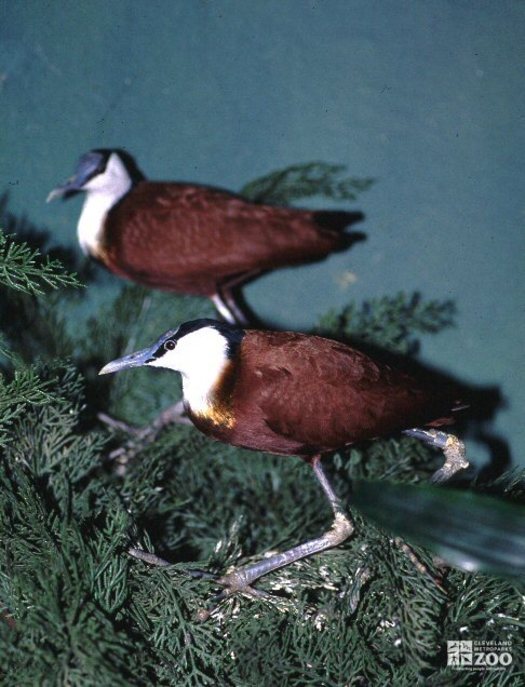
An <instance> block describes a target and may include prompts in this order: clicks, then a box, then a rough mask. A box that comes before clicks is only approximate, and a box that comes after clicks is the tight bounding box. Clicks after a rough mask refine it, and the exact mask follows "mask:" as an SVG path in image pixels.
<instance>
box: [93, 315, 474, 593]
mask: <svg viewBox="0 0 525 687" xmlns="http://www.w3.org/2000/svg"><path fill="white" fill-rule="evenodd" d="M141 366H150V367H161V368H167V369H170V370H175V371H177V372H179V373H180V374H181V375H182V386H183V397H184V405H185V407H186V411H187V414H188V416H189V418H190V420H191V421H192V423H193V424H194V425H195V427H197V429H199V430H200V431H201V432H203V433H204V434H206V435H208V436H209V437H211V438H213V439H217V440H219V441H222V442H225V443H227V444H232V445H234V446H240V447H244V448H248V449H253V450H258V451H266V452H268V453H273V454H277V455H283V456H286V455H295V456H298V457H300V458H302V459H303V460H304V461H306V462H307V463H308V464H309V465H311V467H312V468H313V472H314V475H315V476H316V478H317V480H318V481H319V483H320V485H321V488H322V490H323V492H324V494H325V495H326V497H327V499H328V501H329V503H330V506H331V508H332V511H333V514H334V521H333V524H332V527H331V528H330V529H329V530H328V531H327V532H325V533H324V534H322V535H321V536H320V537H318V538H316V539H312V540H310V541H307V542H305V543H303V544H300V545H298V546H296V547H294V548H292V549H290V550H288V551H284V552H282V553H278V554H275V555H273V556H270V557H268V558H265V559H263V560H261V561H259V562H257V563H254V564H252V565H248V566H245V567H240V568H238V569H236V570H234V571H233V572H231V573H229V574H227V575H224V576H222V577H220V578H219V579H218V580H217V581H218V583H219V584H221V585H222V586H223V587H224V592H223V595H225V596H226V595H228V594H231V593H234V592H238V591H242V592H246V593H250V594H255V595H257V591H256V590H254V589H252V587H251V585H252V584H253V583H254V582H255V581H256V580H257V579H258V578H260V577H262V576H263V575H266V574H267V573H269V572H271V571H273V570H276V569H277V568H282V567H284V566H286V565H289V564H290V563H293V562H295V561H297V560H299V559H301V558H305V557H306V556H310V555H311V554H314V553H317V552H320V551H323V550H325V549H328V548H331V547H334V546H337V545H339V544H341V543H342V542H343V541H345V539H347V538H348V537H349V536H350V535H351V534H352V532H353V530H354V525H353V522H352V520H351V518H350V517H349V515H348V514H347V513H346V512H345V510H344V508H343V507H342V505H341V503H340V501H339V499H338V498H337V496H336V495H335V493H334V491H333V489H332V487H331V485H330V483H329V481H328V479H327V477H326V475H325V472H324V470H323V468H322V465H321V458H322V457H323V456H324V455H325V454H329V453H332V452H334V451H336V450H338V449H341V448H343V447H345V446H348V445H351V444H354V443H356V442H362V441H366V440H372V439H377V438H379V437H383V436H387V435H390V434H393V433H396V432H403V433H405V434H407V435H409V436H413V437H416V438H418V439H422V440H423V441H425V442H427V443H429V444H431V445H433V446H436V447H438V448H440V449H442V450H443V452H444V455H445V463H444V465H443V466H442V467H441V468H440V469H439V470H438V471H437V472H436V473H435V474H434V475H433V477H432V480H433V481H434V482H442V481H444V480H446V479H448V478H449V477H451V476H452V475H453V474H454V473H455V472H457V471H458V470H461V469H463V468H466V467H468V462H467V460H466V458H465V448H464V445H463V443H462V442H461V441H460V440H459V439H458V438H457V437H455V436H453V435H451V434H447V433H445V432H444V431H442V430H438V429H436V427H439V426H442V425H446V424H448V423H450V422H452V417H453V414H454V412H456V411H457V410H460V409H461V408H464V407H465V406H460V405H459V400H458V399H457V394H456V393H455V389H453V388H445V386H444V385H443V384H442V383H441V384H440V383H438V382H436V381H435V380H431V379H430V377H427V376H425V375H423V374H422V373H421V374H417V375H415V374H411V373H407V372H405V371H403V370H401V369H396V368H394V367H392V366H390V365H387V364H385V363H382V362H380V361H379V360H376V359H374V358H372V357H370V356H368V355H365V354H364V353H362V352H360V351H358V350H356V349H354V348H351V347H350V346H348V345H346V344H343V343H339V342H337V341H333V340H330V339H326V338H322V337H319V336H311V335H306V334H300V333H295V332H271V331H259V330H255V329H252V330H244V329H242V328H240V327H238V326H235V325H231V324H227V323H224V322H218V321H215V320H209V319H201V320H195V321H192V322H186V323H184V324H182V325H180V326H179V327H178V328H177V329H173V330H170V331H168V332H166V333H165V334H163V335H162V336H161V337H160V338H159V339H158V341H156V342H155V343H154V344H153V345H151V346H149V347H148V348H145V349H143V350H141V351H138V352H136V353H131V354H130V355H127V356H125V357H123V358H119V359H117V360H113V361H112V362H109V363H108V364H107V365H106V366H105V367H103V368H102V369H101V370H100V373H99V374H108V373H111V372H118V371H121V370H124V369H127V368H133V367H141Z"/></svg>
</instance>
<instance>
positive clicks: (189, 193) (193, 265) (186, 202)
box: [104, 182, 341, 295]
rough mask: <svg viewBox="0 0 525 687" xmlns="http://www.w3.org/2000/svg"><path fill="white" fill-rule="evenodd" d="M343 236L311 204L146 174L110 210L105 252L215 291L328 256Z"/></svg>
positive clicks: (178, 282)
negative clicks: (229, 280) (251, 198)
mask: <svg viewBox="0 0 525 687" xmlns="http://www.w3.org/2000/svg"><path fill="white" fill-rule="evenodd" d="M340 240H341V239H340V237H339V235H338V233H337V232H335V231H330V230H325V229H322V228H321V227H319V226H317V225H316V224H315V222H314V220H313V216H312V213H310V212H307V211H302V210H295V209H290V208H276V207H271V206H265V205H256V204H253V203H249V202H247V201H244V200H243V199H241V198H239V197H237V196H235V195H232V194H228V193H226V192H222V191H218V190H215V189H211V188H207V187H201V186H191V185H186V184H176V183H160V182H159V183H153V182H141V183H139V184H138V185H137V186H136V187H135V188H134V189H133V190H132V191H131V192H130V193H129V194H128V195H127V196H125V197H124V198H123V200H122V201H121V202H120V203H119V204H117V205H116V206H115V207H114V208H113V209H112V210H111V211H110V213H109V215H108V218H107V221H106V233H105V237H104V254H105V256H106V262H107V264H108V267H109V268H110V269H113V270H114V271H115V272H117V273H119V274H121V275H122V276H127V277H129V278H132V279H136V280H137V281H142V282H145V283H147V284H148V285H151V286H157V287H159V288H167V289H170V288H174V289H177V290H178V289H181V288H182V290H184V288H183V287H184V285H185V284H187V285H193V289H189V290H192V291H193V292H194V293H205V294H207V295H210V294H212V293H214V292H215V291H216V288H215V285H216V284H217V283H218V282H221V281H222V280H223V279H225V278H226V277H231V276H233V275H237V274H244V273H246V272H251V271H254V270H256V271H259V270H265V269H269V268H273V267H277V266H281V265H289V264H294V263H298V262H304V261H306V260H311V259H314V258H318V257H322V256H324V255H326V254H327V253H329V252H330V251H331V250H333V249H334V248H335V247H338V246H339V244H340Z"/></svg>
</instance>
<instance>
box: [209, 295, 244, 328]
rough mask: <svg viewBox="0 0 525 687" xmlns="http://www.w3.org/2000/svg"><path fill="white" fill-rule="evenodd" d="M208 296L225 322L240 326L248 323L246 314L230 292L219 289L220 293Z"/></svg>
mask: <svg viewBox="0 0 525 687" xmlns="http://www.w3.org/2000/svg"><path fill="white" fill-rule="evenodd" d="M210 298H211V300H212V302H213V305H214V306H215V308H216V309H217V312H218V313H219V315H220V316H221V317H222V319H223V320H224V321H225V322H228V324H236V325H239V326H240V327H247V326H248V325H249V322H248V320H247V318H246V316H245V315H244V313H243V312H242V311H241V309H240V308H239V306H238V305H237V303H236V302H235V299H234V298H233V296H232V294H231V293H228V294H226V293H224V291H222V290H221V293H215V294H214V295H213V296H210Z"/></svg>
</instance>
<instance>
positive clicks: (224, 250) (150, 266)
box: [47, 150, 362, 326]
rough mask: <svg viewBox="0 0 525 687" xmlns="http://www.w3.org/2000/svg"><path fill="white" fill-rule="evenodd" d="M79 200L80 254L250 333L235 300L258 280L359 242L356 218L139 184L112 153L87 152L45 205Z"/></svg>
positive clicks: (180, 186) (125, 160)
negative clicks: (80, 196)
mask: <svg viewBox="0 0 525 687" xmlns="http://www.w3.org/2000/svg"><path fill="white" fill-rule="evenodd" d="M78 192H85V193H86V200H85V202H84V205H83V208H82V213H81V215H80V219H79V222H78V238H79V242H80V245H81V247H82V250H83V251H84V252H85V253H86V254H88V255H91V256H92V257H94V258H96V259H97V260H99V261H100V262H102V263H103V264H104V265H105V266H106V267H107V268H108V269H109V270H110V271H111V272H113V273H115V274H117V275H118V276H120V277H125V278H127V279H130V280H131V281H134V282H137V283H138V284H142V285H145V286H149V287H153V288H158V289H163V290H167V291H176V292H179V293H186V294H194V295H200V296H208V297H209V298H211V300H212V301H213V303H214V304H215V306H216V308H217V310H218V311H219V313H220V314H221V316H222V317H223V318H224V319H225V320H226V321H227V322H230V323H237V324H240V325H243V326H246V325H247V324H248V322H247V319H246V316H245V315H244V313H243V312H242V309H241V307H240V306H239V304H238V302H237V300H236V298H235V293H234V292H235V290H236V289H237V288H239V287H240V286H241V285H242V284H244V283H246V282H247V281H250V280H251V279H253V278H254V277H256V276H258V275H259V274H261V273H262V272H265V271H267V270H272V269H275V268H278V267H287V266H291V265H299V264H302V263H306V262H311V261H315V260H320V259H322V258H324V257H326V256H327V255H329V254H330V253H332V252H334V251H339V250H343V249H344V248H347V247H348V246H350V245H351V244H352V243H353V242H355V241H356V240H360V239H361V238H362V235H361V234H346V233H344V229H345V228H346V227H348V226H349V225H350V224H352V223H354V222H356V221H359V220H360V219H362V214H361V213H358V212H352V213H350V212H338V211H321V212H316V211H310V210H299V209H295V208H283V207H275V206H272V205H262V204H258V203H253V202H250V201H248V200H245V199H243V198H242V197H240V196H238V195H235V194H233V193H229V192H226V191H223V190H219V189H216V188H211V187H207V186H199V185H196V184H186V183H178V182H162V181H156V182H155V181H147V180H145V179H144V178H143V175H142V174H141V173H140V172H139V171H138V169H137V168H136V166H135V164H134V162H133V160H132V158H131V157H130V156H129V155H127V154H126V153H124V152H122V151H120V150H92V151H91V152H89V153H86V154H85V155H83V156H82V157H81V158H80V160H79V162H78V165H77V169H76V171H75V173H74V175H73V176H72V177H71V178H70V179H69V180H68V181H66V183H64V184H62V185H61V186H58V187H57V188H55V189H53V190H52V191H51V193H50V194H49V196H48V199H47V200H48V201H50V200H53V199H54V198H60V197H68V196H70V195H73V194H75V193H78Z"/></svg>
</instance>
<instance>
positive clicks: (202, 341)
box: [99, 319, 245, 405]
mask: <svg viewBox="0 0 525 687" xmlns="http://www.w3.org/2000/svg"><path fill="white" fill-rule="evenodd" d="M244 334H245V332H244V330H243V329H240V328H239V327H236V326H234V325H231V324H226V323H224V322H218V321H216V320H209V319H201V320H193V321H192V322H185V323H184V324H181V325H180V327H178V329H170V330H169V331H167V332H166V333H165V334H163V335H162V336H161V337H160V338H159V339H158V340H157V341H155V343H154V344H153V345H152V346H149V347H148V348H144V349H143V350H141V351H137V352H136V353H131V354H130V355H126V356H124V357H123V358H118V359H117V360H112V361H111V362H110V363H108V364H107V365H105V366H104V367H103V368H102V369H101V370H100V372H99V374H101V375H103V374H109V373H110V372H120V370H125V369H127V368H130V367H142V366H144V365H147V366H150V367H165V368H168V369H170V370H175V371H176V372H180V373H181V375H182V378H183V387H184V393H185V397H186V398H187V400H189V402H190V405H191V404H192V398H193V404H194V405H195V404H197V403H200V400H205V399H207V397H208V395H209V393H210V391H211V390H212V389H213V388H214V387H215V385H216V383H217V382H218V380H219V379H220V377H221V375H222V373H223V372H224V370H225V368H226V367H227V366H228V364H229V363H230V361H231V360H232V359H233V358H234V356H235V354H236V352H237V350H238V348H239V345H240V343H241V341H242V339H243V337H244ZM190 397H191V398H190ZM199 399H200V400H199Z"/></svg>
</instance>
